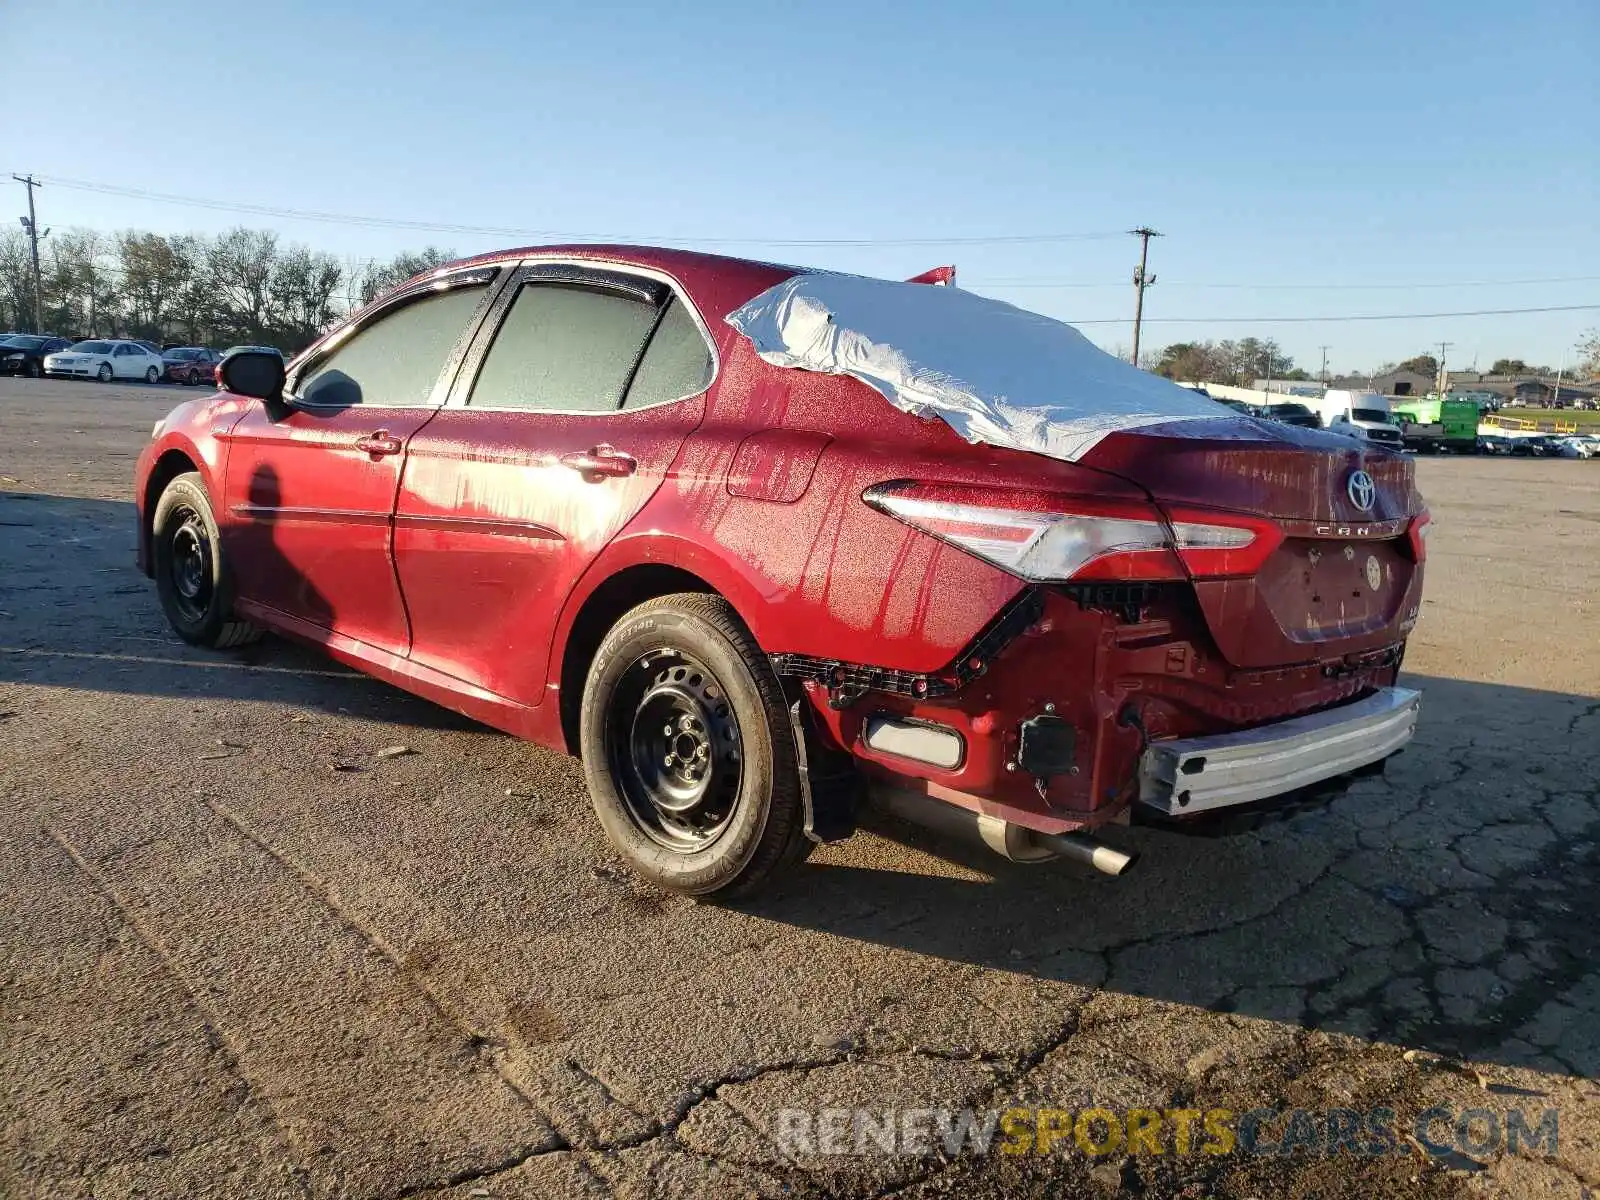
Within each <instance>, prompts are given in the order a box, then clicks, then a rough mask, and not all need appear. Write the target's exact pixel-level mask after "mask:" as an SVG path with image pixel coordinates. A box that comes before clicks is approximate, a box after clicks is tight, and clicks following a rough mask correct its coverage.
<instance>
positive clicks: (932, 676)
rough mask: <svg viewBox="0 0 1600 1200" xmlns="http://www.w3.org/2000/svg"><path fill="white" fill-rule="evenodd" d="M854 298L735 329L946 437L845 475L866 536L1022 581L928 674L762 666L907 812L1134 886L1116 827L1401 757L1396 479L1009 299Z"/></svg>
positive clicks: (840, 751)
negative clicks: (853, 484) (950, 554)
mask: <svg viewBox="0 0 1600 1200" xmlns="http://www.w3.org/2000/svg"><path fill="white" fill-rule="evenodd" d="M867 283H868V284H870V285H871V286H868V287H865V288H862V289H859V293H860V294H857V291H858V289H855V288H853V286H852V285H841V284H838V283H837V282H835V280H834V279H833V278H822V279H821V281H820V282H817V281H816V280H815V279H807V278H804V277H801V278H799V279H798V281H790V282H789V283H788V284H787V285H783V286H784V287H785V288H786V289H787V292H786V294H784V295H781V296H779V297H777V298H776V299H774V298H773V297H767V298H766V299H765V300H763V298H761V297H758V298H757V300H756V301H752V302H751V304H750V305H748V306H746V310H745V311H743V312H741V313H736V314H734V315H733V316H731V317H730V318H729V319H730V322H731V323H734V324H735V325H736V327H739V328H741V330H742V331H744V332H746V333H747V334H749V335H750V336H751V337H752V340H753V341H754V343H755V345H756V348H757V350H758V352H760V353H761V356H762V357H763V358H764V359H766V360H767V362H769V363H773V364H775V365H779V366H784V367H799V368H802V369H806V370H812V371H819V370H820V371H824V372H827V373H832V374H840V375H847V376H853V377H854V378H856V379H858V380H860V381H861V382H863V383H866V384H867V385H868V386H870V387H872V388H873V389H874V390H876V391H878V392H879V393H880V394H881V395H882V397H883V398H885V399H887V400H888V401H889V402H890V403H891V404H893V405H894V407H896V408H899V409H901V411H903V412H906V413H909V414H912V415H915V416H919V417H924V418H936V419H938V420H942V421H943V423H944V424H945V425H947V426H948V427H949V429H950V431H951V432H952V433H953V434H956V435H959V436H955V437H949V438H946V439H944V442H943V443H942V444H941V445H942V446H943V450H942V452H940V453H928V452H926V451H920V452H918V453H916V454H908V455H904V456H901V458H902V461H900V462H898V463H895V464H894V465H895V466H897V467H899V468H901V469H899V470H895V471H892V472H890V471H885V470H883V465H886V464H883V463H882V460H883V459H884V458H885V457H894V456H892V455H890V456H885V455H884V454H883V452H882V448H881V446H877V445H867V444H863V445H862V446H861V447H859V448H858V449H857V450H854V451H852V450H851V449H849V448H848V446H841V447H838V448H837V449H836V450H835V451H833V452H834V453H837V454H840V455H842V456H844V457H853V458H855V459H856V462H855V464H854V469H853V470H852V471H851V472H850V475H851V476H852V477H853V478H854V479H856V480H857V481H861V480H865V479H868V478H870V476H871V474H872V467H873V464H874V461H875V460H876V461H877V462H878V463H879V478H877V479H876V480H873V481H872V482H870V483H868V484H867V486H865V487H861V488H860V489H859V491H858V493H857V496H858V500H859V503H860V504H861V505H863V506H865V507H866V508H867V509H869V510H870V511H871V513H873V514H874V516H875V518H876V519H877V520H880V521H885V522H893V523H895V525H898V526H900V527H909V528H910V529H911V530H914V531H916V533H917V534H918V535H919V536H921V537H925V538H928V539H932V540H934V541H935V542H937V543H939V544H941V545H942V546H944V547H948V548H949V549H950V550H953V551H955V552H959V553H960V554H961V555H963V556H966V557H968V558H970V559H975V560H977V561H979V562H981V563H983V564H985V565H986V566H987V567H989V568H991V569H992V570H993V571H994V572H995V573H996V574H997V576H998V577H1004V579H1006V580H1007V581H1008V584H1007V585H1002V584H1000V583H998V582H997V581H996V582H994V583H993V584H992V586H993V588H994V591H993V593H992V594H993V595H995V596H997V597H1001V596H1003V597H1004V601H1003V603H997V604H996V607H995V611H994V612H993V614H992V616H991V618H990V620H988V621H987V622H986V623H985V624H984V625H983V627H982V628H981V629H978V630H976V631H975V632H974V634H973V636H972V637H971V639H970V641H968V642H967V643H966V644H965V645H964V647H963V648H962V649H961V650H960V651H959V652H958V653H957V654H955V655H954V656H953V657H951V658H950V660H949V661H948V662H947V663H946V664H945V665H944V666H943V667H941V668H938V669H934V670H906V669H904V668H903V666H901V665H898V664H896V663H895V662H893V661H885V662H882V663H867V662H852V661H848V660H846V659H843V658H840V659H831V658H829V657H828V656H827V655H817V654H782V653H780V654H777V655H775V664H776V665H777V667H778V668H779V670H780V672H782V673H785V674H787V675H789V676H791V677H796V678H798V679H799V680H800V681H801V684H802V686H803V687H804V688H805V690H806V692H807V693H808V695H809V699H810V708H811V711H810V714H809V716H810V719H811V720H812V721H813V722H814V724H815V726H816V728H817V730H818V734H817V736H818V739H819V740H820V741H821V742H822V743H823V744H824V745H825V747H826V749H828V750H830V751H832V752H833V753H835V754H836V755H847V756H848V758H849V760H850V761H851V763H852V764H853V766H854V767H855V769H856V770H857V771H859V772H860V773H861V774H862V775H864V776H865V777H866V778H867V780H868V781H869V784H870V788H871V790H872V792H873V793H875V794H876V795H877V796H879V797H880V798H881V799H883V800H884V801H886V802H887V803H888V805H889V806H890V807H891V808H892V809H894V811H895V812H897V813H898V814H899V815H901V816H904V817H907V818H909V819H911V820H913V821H918V822H921V823H924V824H929V825H935V826H939V827H942V828H945V829H949V830H952V831H958V832H965V833H969V834H973V835H976V836H977V837H979V838H981V839H982V840H983V841H984V842H985V843H987V844H988V845H989V846H991V847H992V848H993V849H995V850H997V851H999V852H1000V853H1002V854H1004V855H1006V856H1007V857H1010V858H1013V859H1017V860H1022V861H1032V860H1042V859H1049V858H1058V857H1068V858H1073V859H1076V860H1078V861H1082V862H1085V863H1088V864H1090V865H1093V866H1095V867H1097V868H1099V869H1101V870H1103V871H1106V872H1108V873H1111V874H1120V873H1121V872H1122V871H1123V870H1126V869H1127V867H1128V866H1129V865H1130V864H1131V861H1132V860H1131V856H1130V855H1128V854H1126V853H1123V852H1120V851H1118V850H1116V849H1115V848H1114V847H1113V846H1112V845H1110V844H1108V843H1106V842H1104V841H1102V840H1100V837H1099V832H1098V831H1100V830H1102V829H1104V828H1105V827H1107V826H1111V825H1115V824H1119V823H1125V822H1128V821H1129V820H1130V819H1132V818H1133V817H1135V816H1136V815H1140V816H1146V817H1149V818H1152V819H1156V820H1163V821H1178V822H1183V823H1191V822H1192V821H1193V820H1194V819H1196V818H1201V819H1204V818H1205V817H1206V816H1207V815H1208V814H1216V813H1218V812H1219V811H1222V810H1233V811H1240V810H1243V809H1245V808H1246V807H1247V806H1259V805H1261V804H1263V803H1264V802H1265V803H1273V802H1278V803H1282V802H1283V801H1284V798H1286V797H1298V796H1303V795H1304V794H1305V792H1306V789H1308V788H1313V787H1316V786H1319V785H1322V786H1325V785H1328V784H1330V783H1332V784H1337V783H1339V782H1341V781H1344V780H1347V779H1349V778H1351V777H1353V775H1354V774H1355V773H1358V772H1361V771H1365V770H1371V769H1373V768H1374V767H1375V765H1377V764H1381V763H1382V762H1383V761H1384V760H1385V759H1387V758H1388V757H1389V756H1390V755H1392V754H1394V753H1395V752H1397V751H1398V750H1399V749H1401V748H1402V747H1403V746H1404V745H1405V744H1406V742H1407V741H1409V739H1410V738H1411V736H1412V733H1413V731H1414V729H1415V725H1416V721H1417V716H1418V712H1419V709H1420V697H1419V695H1418V694H1417V693H1416V692H1414V691H1411V690H1409V689H1405V688H1402V687H1400V686H1398V684H1397V676H1398V673H1399V668H1400V663H1401V660H1402V657H1403V654H1404V648H1405V639H1406V637H1407V635H1408V634H1409V633H1410V631H1411V629H1412V627H1413V626H1414V624H1415V622H1416V619H1417V614H1418V611H1419V606H1420V603H1421V588H1422V576H1423V563H1424V560H1425V555H1426V545H1427V542H1426V534H1427V526H1428V514H1427V512H1426V509H1425V508H1424V506H1423V504H1422V501H1421V497H1420V496H1419V495H1418V494H1417V491H1416V487H1415V482H1414V476H1413V469H1412V465H1411V463H1410V461H1409V460H1408V459H1406V458H1404V457H1403V456H1400V455H1396V454H1390V453H1388V452H1386V451H1384V450H1381V449H1378V448H1376V447H1372V446H1367V445H1364V444H1361V443H1354V442H1352V440H1350V439H1345V438H1339V437H1336V436H1333V435H1330V434H1326V433H1322V432H1321V431H1317V430H1311V429H1303V428H1298V427H1294V426H1286V425H1282V424H1273V423H1268V422H1264V421H1257V420H1254V419H1251V418H1247V417H1241V416H1238V415H1236V414H1234V413H1232V412H1230V411H1228V410H1226V409H1219V408H1217V407H1216V406H1205V405H1204V404H1203V402H1197V401H1196V400H1195V399H1194V398H1193V397H1192V396H1190V395H1189V394H1188V393H1186V392H1184V391H1183V390H1182V389H1178V388H1176V387H1174V386H1173V385H1170V384H1167V383H1166V382H1165V381H1163V380H1158V379H1155V378H1154V377H1152V376H1149V375H1146V374H1145V373H1144V372H1139V371H1136V370H1134V368H1132V367H1130V366H1128V365H1127V364H1124V363H1120V362H1118V361H1117V360H1114V359H1111V358H1110V356H1108V355H1104V354H1102V353H1101V352H1099V351H1098V350H1095V349H1094V348H1093V347H1091V346H1089V345H1088V344H1087V342H1085V341H1083V339H1081V336H1080V335H1077V334H1076V333H1075V331H1071V330H1070V329H1068V328H1067V327H1065V326H1061V325H1059V324H1057V323H1055V322H1048V321H1047V320H1046V319H1045V318H1037V317H1035V316H1034V315H1033V314H1024V313H1021V311H1020V310H1015V309H1011V308H1010V307H1009V306H1005V305H997V304H995V302H992V301H982V300H979V299H978V298H975V297H972V298H958V297H948V298H946V297H941V298H939V299H932V298H924V296H925V294H926V293H930V292H933V291H944V290H945V289H923V288H910V289H906V290H904V291H902V292H901V293H898V294H893V293H886V292H885V291H884V290H883V289H886V288H894V287H900V288H904V287H905V285H877V284H876V283H875V281H867ZM778 290H782V289H775V291H778ZM918 293H922V294H918ZM886 297H887V298H886ZM901 297H904V305H903V308H902V309H901V310H898V311H894V312H891V313H890V314H889V315H887V316H886V317H884V318H883V319H882V320H881V321H878V320H877V318H878V316H879V314H878V313H877V312H875V311H873V308H872V305H873V304H874V303H876V304H888V305H891V306H893V305H896V304H899V303H900V301H901ZM930 314H931V317H930ZM941 321H946V322H947V328H943V329H941V328H939V324H940V322H941ZM850 390H851V391H853V392H857V394H859V391H858V389H854V388H851V389H850ZM862 527H863V528H865V529H878V532H877V533H876V534H873V535H869V536H868V537H867V538H866V539H865V541H866V543H867V544H869V545H870V544H873V543H879V544H882V545H884V546H885V547H889V546H893V545H895V544H896V538H895V535H894V534H893V533H892V532H890V527H888V526H883V527H878V526H875V525H874V524H873V523H872V522H870V521H868V522H864V523H863V526H862ZM902 553H903V552H902ZM883 569H884V570H885V571H886V572H887V573H889V574H890V576H891V577H892V575H893V573H894V571H895V570H896V567H895V564H894V563H893V562H886V563H885V564H884V567H883ZM931 586H932V587H933V588H934V589H937V588H938V586H939V585H938V583H937V581H935V582H934V583H933V584H932V585H931ZM967 586H969V587H970V584H969V585H967ZM928 603H929V604H930V605H935V606H936V605H938V604H939V603H940V600H939V599H938V597H937V596H931V597H930V599H929V601H928ZM885 657H886V659H889V658H892V656H890V655H887V654H886V655H885Z"/></svg>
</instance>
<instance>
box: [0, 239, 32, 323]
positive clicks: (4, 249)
mask: <svg viewBox="0 0 1600 1200" xmlns="http://www.w3.org/2000/svg"><path fill="white" fill-rule="evenodd" d="M32 328H33V259H32V258H31V257H30V256H29V252H28V238H27V235H25V234H23V233H21V232H19V231H18V230H15V229H5V230H0V330H5V331H9V330H13V329H32Z"/></svg>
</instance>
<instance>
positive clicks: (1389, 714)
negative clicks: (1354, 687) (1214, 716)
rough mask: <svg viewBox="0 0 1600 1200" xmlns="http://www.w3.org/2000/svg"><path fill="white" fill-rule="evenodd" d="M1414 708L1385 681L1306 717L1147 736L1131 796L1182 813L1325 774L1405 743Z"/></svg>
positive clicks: (1413, 700)
mask: <svg viewBox="0 0 1600 1200" xmlns="http://www.w3.org/2000/svg"><path fill="white" fill-rule="evenodd" d="M1421 706H1422V693H1421V692H1415V691H1412V690H1410V689H1408V688H1397V687H1390V688H1383V689H1381V690H1379V691H1378V692H1376V693H1374V694H1373V695H1371V696H1367V697H1366V698H1364V699H1361V700H1356V701H1353V702H1352V703H1349V704H1343V705H1340V706H1339V707H1338V708H1332V709H1329V710H1328V711H1326V712H1320V713H1313V714H1312V715H1311V716H1307V717H1292V718H1290V719H1289V720H1287V721H1276V722H1274V723H1272V724H1270V725H1261V726H1258V727H1257V728H1255V729H1243V730H1240V731H1238V732H1237V733H1220V734H1213V735H1211V736H1209V737H1197V738H1179V739H1175V740H1173V741H1165V742H1152V743H1151V744H1150V746H1149V748H1148V749H1146V750H1145V752H1144V755H1143V757H1142V758H1141V759H1140V760H1139V802H1140V803H1141V804H1143V805H1146V806H1147V807H1149V808H1153V809H1155V810H1156V811H1158V812H1162V813H1166V814H1167V815H1168V816H1187V815H1188V814H1190V813H1198V812H1206V811H1207V810H1209V809H1214V808H1224V807H1227V806H1229V805H1234V804H1249V803H1252V802H1253V801H1256V800H1265V799H1267V798H1268V797H1270V796H1280V795H1282V794H1283V793H1285V792H1290V791H1293V790H1295V789H1296V788H1302V787H1307V786H1309V785H1311V784H1314V783H1320V782H1322V781H1323V780H1325V779H1332V778H1333V777H1334V776H1336V775H1343V774H1345V773H1346V772H1349V771H1354V770H1355V769H1356V768H1358V767H1364V766H1366V765H1367V764H1369V763H1374V762H1377V761H1378V760H1379V759H1382V758H1387V757H1388V756H1389V755H1391V754H1393V753H1394V752H1395V751H1396V750H1398V749H1400V748H1401V747H1402V746H1404V745H1405V744H1406V743H1407V742H1409V741H1410V740H1411V735H1412V734H1413V733H1414V732H1415V731H1416V727H1417V713H1418V711H1419V709H1420V708H1421Z"/></svg>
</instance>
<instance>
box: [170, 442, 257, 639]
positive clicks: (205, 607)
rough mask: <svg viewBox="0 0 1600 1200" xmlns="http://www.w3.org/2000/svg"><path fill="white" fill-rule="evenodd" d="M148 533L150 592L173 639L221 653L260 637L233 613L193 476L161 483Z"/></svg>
mask: <svg viewBox="0 0 1600 1200" xmlns="http://www.w3.org/2000/svg"><path fill="white" fill-rule="evenodd" d="M150 530H151V542H150V545H151V550H152V560H153V563H154V566H155V573H156V590H157V592H158V593H159V594H160V596H161V607H162V609H163V610H164V611H165V612H166V614H167V621H168V622H169V623H170V624H171V625H172V628H173V629H174V630H175V631H176V632H177V634H178V636H179V637H181V638H182V639H183V640H184V641H186V642H189V643H190V644H191V645H195V646H206V647H208V648H210V649H213V650H226V649H228V648H230V647H233V646H243V645H245V644H246V643H247V642H253V641H255V640H256V639H258V638H259V637H260V636H261V630H260V629H258V628H257V627H256V626H254V625H252V624H250V623H249V622H248V621H240V620H238V619H237V618H235V617H234V615H233V575H232V572H231V571H230V570H229V569H228V561H227V558H226V557H225V556H224V554H223V553H222V539H221V537H220V536H219V535H218V532H217V519H216V517H215V516H213V515H212V512H211V500H210V498H209V497H207V495H206V489H205V484H204V483H203V482H202V481H201V479H200V476H199V474H198V473H197V472H194V471H190V472H188V473H186V474H183V475H179V476H178V477H177V478H175V479H174V480H173V481H172V482H171V483H169V484H167V487H166V490H165V491H163V492H162V493H161V499H160V500H158V501H156V511H155V514H154V516H153V517H152V518H151V522H150Z"/></svg>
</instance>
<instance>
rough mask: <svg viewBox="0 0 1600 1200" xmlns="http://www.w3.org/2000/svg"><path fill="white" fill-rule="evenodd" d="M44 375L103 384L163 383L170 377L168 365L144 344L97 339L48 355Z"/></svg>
mask: <svg viewBox="0 0 1600 1200" xmlns="http://www.w3.org/2000/svg"><path fill="white" fill-rule="evenodd" d="M44 372H45V374H46V375H65V376H69V377H77V378H80V379H98V380H99V381H100V382H101V383H110V382H111V381H112V380H113V379H142V380H144V381H145V382H146V383H159V382H160V380H161V377H162V376H163V375H164V374H166V365H165V364H164V363H163V362H162V361H161V355H160V354H158V353H156V352H155V351H153V350H151V349H149V347H147V346H146V345H145V344H144V343H143V342H130V341H126V340H123V339H121V338H95V339H92V340H90V341H87V342H79V343H78V344H77V345H75V346H69V347H67V349H65V350H61V351H58V352H57V353H55V354H50V355H47V356H46V357H45V360H44Z"/></svg>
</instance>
